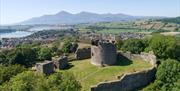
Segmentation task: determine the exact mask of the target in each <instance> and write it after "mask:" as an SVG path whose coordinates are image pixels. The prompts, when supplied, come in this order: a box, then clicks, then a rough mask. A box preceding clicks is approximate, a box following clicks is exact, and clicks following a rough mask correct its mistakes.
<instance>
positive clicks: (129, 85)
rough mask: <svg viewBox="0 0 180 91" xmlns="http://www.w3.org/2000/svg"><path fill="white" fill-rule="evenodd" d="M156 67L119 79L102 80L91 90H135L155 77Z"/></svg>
mask: <svg viewBox="0 0 180 91" xmlns="http://www.w3.org/2000/svg"><path fill="white" fill-rule="evenodd" d="M155 72H156V68H155V67H153V68H150V69H148V70H145V71H140V72H134V73H128V74H125V75H123V76H122V77H121V78H120V79H119V80H115V81H111V82H101V83H99V84H98V85H96V86H92V87H91V91H133V90H134V89H138V88H141V87H144V86H147V85H148V84H149V83H151V82H152V81H153V80H154V78H155Z"/></svg>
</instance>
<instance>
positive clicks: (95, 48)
mask: <svg viewBox="0 0 180 91" xmlns="http://www.w3.org/2000/svg"><path fill="white" fill-rule="evenodd" d="M116 61H117V53H116V46H115V45H114V44H113V43H110V42H107V41H106V42H105V41H104V42H103V41H102V42H99V41H94V42H92V46H91V63H92V64H94V65H97V66H110V65H114V64H116Z"/></svg>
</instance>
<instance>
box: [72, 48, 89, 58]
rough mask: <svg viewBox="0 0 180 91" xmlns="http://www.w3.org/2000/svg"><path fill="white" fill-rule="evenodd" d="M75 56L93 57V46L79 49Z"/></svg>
mask: <svg viewBox="0 0 180 91" xmlns="http://www.w3.org/2000/svg"><path fill="white" fill-rule="evenodd" d="M75 58H76V59H78V60H82V59H87V58H91V48H82V49H77V51H76V52H75Z"/></svg>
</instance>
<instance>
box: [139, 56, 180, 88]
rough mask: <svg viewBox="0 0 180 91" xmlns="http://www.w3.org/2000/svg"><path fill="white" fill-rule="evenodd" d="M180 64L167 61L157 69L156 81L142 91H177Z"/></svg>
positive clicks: (179, 80) (179, 82)
mask: <svg viewBox="0 0 180 91" xmlns="http://www.w3.org/2000/svg"><path fill="white" fill-rule="evenodd" d="M179 78H180V62H178V61H176V60H171V59H167V60H165V61H162V63H161V65H159V66H158V68H157V73H156V80H155V81H154V83H152V84H150V85H149V86H148V87H146V88H145V89H143V91H179V90H180V79H179Z"/></svg>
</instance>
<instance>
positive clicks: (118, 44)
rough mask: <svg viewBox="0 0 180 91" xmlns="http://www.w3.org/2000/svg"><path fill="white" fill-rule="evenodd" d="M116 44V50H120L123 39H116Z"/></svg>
mask: <svg viewBox="0 0 180 91" xmlns="http://www.w3.org/2000/svg"><path fill="white" fill-rule="evenodd" d="M116 45H117V49H118V50H121V47H122V45H123V41H122V40H121V39H119V40H117V43H116Z"/></svg>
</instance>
